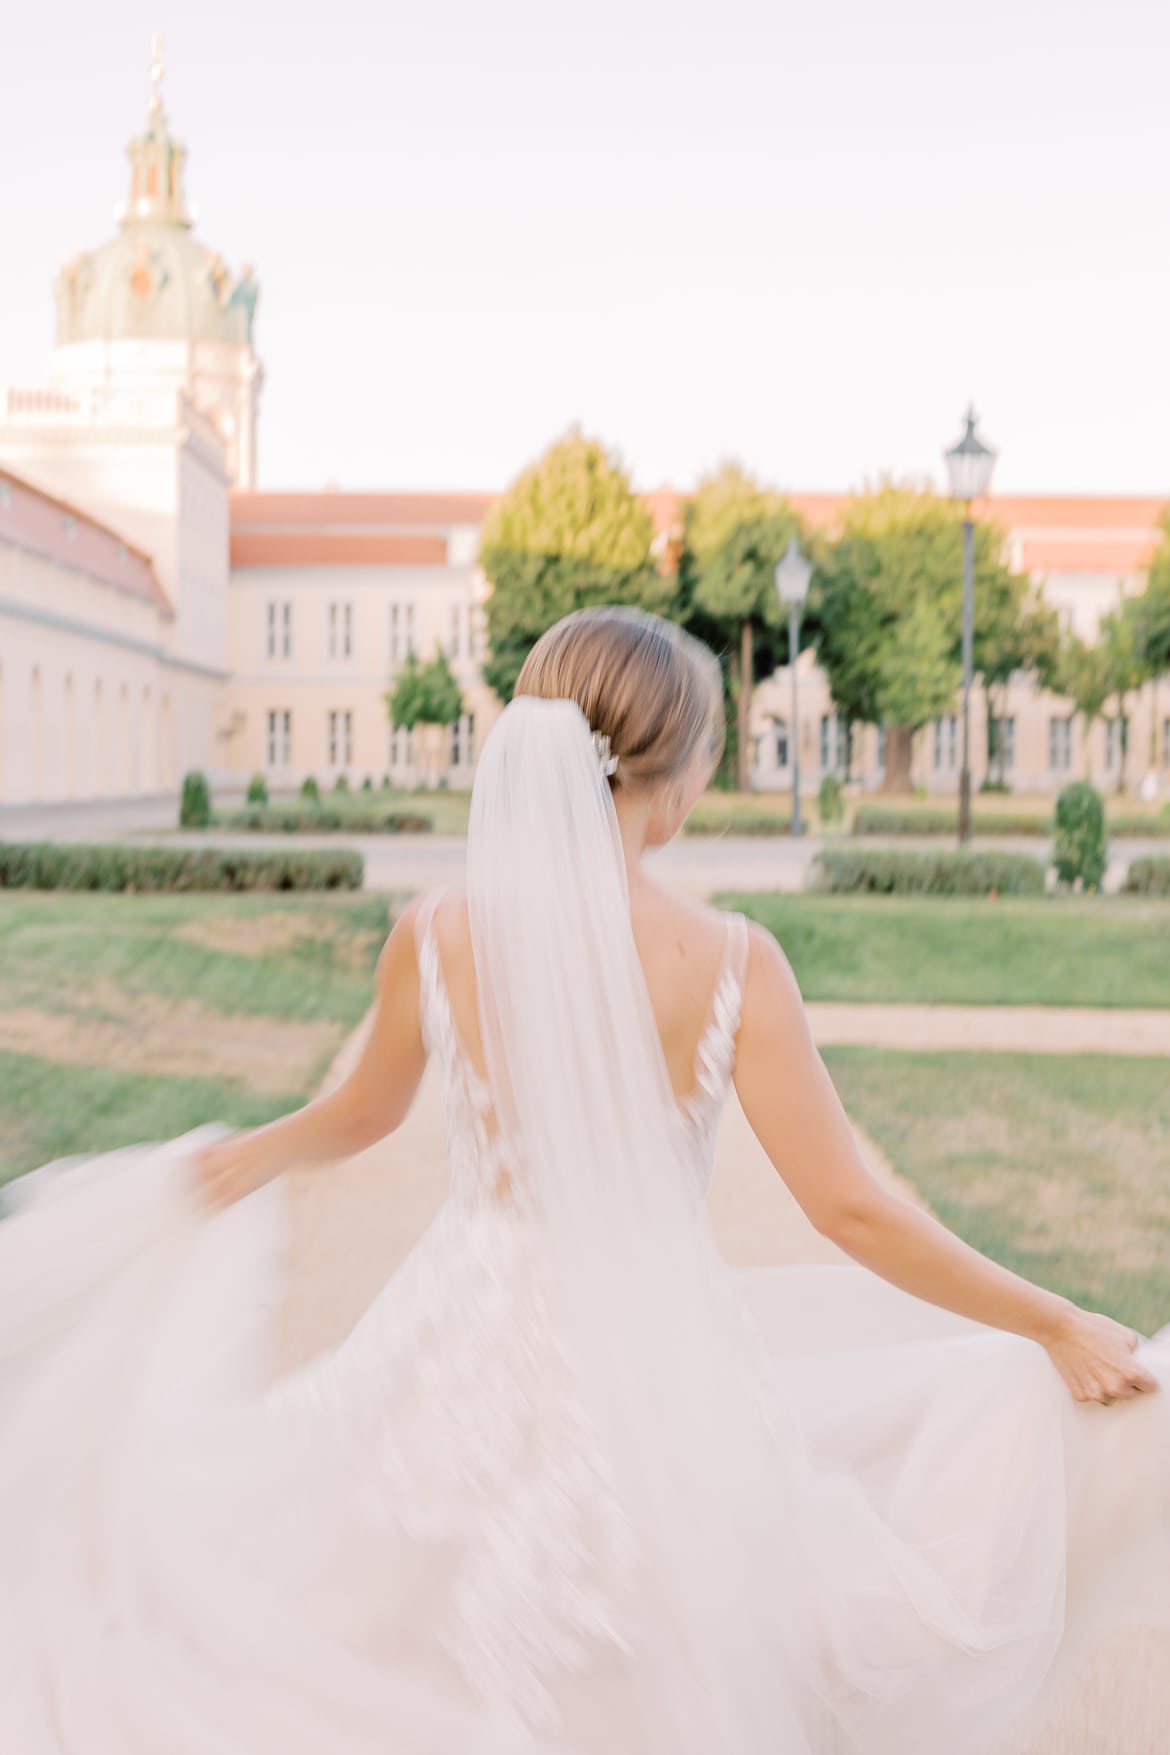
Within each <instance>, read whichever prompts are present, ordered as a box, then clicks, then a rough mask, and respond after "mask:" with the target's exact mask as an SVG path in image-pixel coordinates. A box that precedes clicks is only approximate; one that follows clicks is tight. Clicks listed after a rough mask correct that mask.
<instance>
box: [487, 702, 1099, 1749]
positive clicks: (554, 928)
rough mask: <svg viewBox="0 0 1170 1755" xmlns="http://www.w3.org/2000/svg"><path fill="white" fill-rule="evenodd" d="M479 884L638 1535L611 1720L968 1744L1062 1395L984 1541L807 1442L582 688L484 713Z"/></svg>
mask: <svg viewBox="0 0 1170 1755" xmlns="http://www.w3.org/2000/svg"><path fill="white" fill-rule="evenodd" d="M468 906H469V913H470V923H471V936H472V950H473V954H474V958H475V964H476V971H477V983H478V992H479V1007H480V1025H481V1032H482V1037H483V1043H484V1051H485V1057H486V1064H487V1070H488V1075H489V1082H490V1085H491V1089H492V1094H493V1100H494V1105H495V1112H496V1117H495V1118H496V1123H497V1125H498V1126H499V1127H500V1128H501V1129H502V1131H503V1133H504V1134H505V1136H506V1143H507V1150H508V1155H509V1158H510V1161H511V1164H512V1174H513V1177H514V1180H515V1181H516V1183H517V1185H518V1188H519V1190H520V1191H521V1192H522V1195H523V1198H524V1199H525V1200H526V1201H528V1202H530V1203H531V1205H532V1206H533V1208H534V1209H535V1211H536V1213H537V1214H538V1215H539V1223H540V1224H541V1226H542V1232H543V1236H542V1244H543V1246H544V1247H545V1248H546V1249H547V1252H548V1254H549V1257H550V1270H551V1271H550V1282H551V1285H552V1288H553V1297H554V1299H555V1301H556V1307H557V1308H556V1316H557V1319H558V1322H559V1324H560V1326H561V1332H563V1333H564V1334H565V1335H566V1337H567V1341H568V1346H569V1351H570V1355H571V1359H572V1365H573V1369H574V1370H575V1371H576V1372H577V1374H578V1377H579V1381H580V1387H581V1393H582V1395H583V1397H584V1399H585V1402H586V1405H587V1408H588V1412H589V1415H590V1418H591V1419H592V1420H593V1421H594V1422H595V1423H596V1425H597V1427H598V1428H599V1431H598V1437H599V1440H600V1447H601V1453H602V1454H603V1455H604V1457H605V1458H606V1459H607V1460H608V1461H609V1463H610V1464H611V1466H612V1470H613V1475H614V1486H615V1488H616V1491H617V1494H618V1496H619V1499H620V1501H621V1502H622V1503H623V1504H624V1505H625V1506H626V1507H627V1508H628V1511H629V1513H630V1520H631V1526H632V1529H633V1532H634V1535H635V1542H636V1550H635V1551H636V1567H635V1577H636V1578H637V1579H638V1581H639V1582H638V1588H637V1590H636V1591H635V1592H634V1596H633V1599H632V1602H631V1604H630V1605H627V1609H628V1612H629V1616H630V1617H631V1619H630V1622H629V1624H628V1625H624V1626H623V1628H622V1631H623V1632H624V1633H625V1634H626V1635H627V1638H628V1643H629V1644H630V1645H631V1648H632V1651H633V1662H634V1666H635V1669H636V1672H637V1675H638V1687H637V1689H636V1690H634V1691H633V1692H634V1693H635V1696H636V1698H637V1699H639V1700H643V1701H645V1702H646V1703H647V1705H646V1707H645V1713H644V1717H645V1722H639V1723H637V1724H636V1725H630V1726H629V1737H628V1741H629V1744H630V1746H631V1747H638V1748H641V1749H643V1750H645V1751H648V1752H649V1755H668V1752H669V1755H712V1752H713V1751H716V1750H718V1751H728V1752H731V1751H734V1752H735V1755H765V1752H766V1755H774V1752H775V1751H776V1750H783V1751H784V1755H809V1752H810V1751H816V1755H826V1752H828V1751H834V1752H840V1755H844V1752H845V1751H846V1750H855V1749H859V1748H864V1749H865V1750H866V1751H867V1755H922V1752H925V1751H930V1752H931V1755H935V1752H936V1751H937V1750H938V1749H940V1748H943V1747H946V1748H947V1750H948V1755H960V1751H963V1755H966V1751H968V1750H970V1749H979V1750H985V1749H986V1747H987V1746H988V1741H989V1738H990V1737H991V1735H992V1734H993V1733H995V1732H996V1731H997V1730H999V1729H1000V1728H1005V1727H1008V1726H1010V1724H1011V1722H1012V1720H1013V1715H1015V1714H1016V1713H1017V1712H1019V1711H1020V1710H1021V1709H1022V1708H1023V1707H1024V1706H1025V1705H1026V1703H1027V1702H1028V1700H1029V1699H1030V1698H1031V1696H1032V1694H1033V1692H1034V1690H1035V1689H1036V1687H1037V1686H1038V1685H1039V1682H1040V1680H1041V1678H1042V1677H1043V1675H1044V1673H1045V1671H1046V1669H1047V1667H1048V1665H1049V1664H1050V1662H1051V1659H1052V1655H1053V1651H1054V1649H1055V1646H1056V1644H1057V1642H1058V1640H1059V1637H1060V1628H1061V1611H1060V1601H1061V1599H1060V1596H1059V1591H1060V1588H1061V1585H1062V1577H1061V1571H1062V1565H1063V1544H1064V1525H1063V1516H1064V1514H1063V1508H1062V1496H1061V1492H1060V1490H1059V1489H1060V1485H1061V1481H1062V1471H1061V1463H1060V1452H1059V1442H1060V1441H1059V1436H1058V1432H1057V1430H1056V1422H1055V1421H1053V1423H1052V1425H1053V1431H1052V1434H1051V1441H1050V1444H1049V1451H1050V1453H1051V1454H1050V1455H1046V1457H1045V1458H1044V1459H1042V1460H1043V1461H1044V1465H1045V1466H1044V1467H1043V1468H1036V1467H1033V1466H1032V1465H1031V1463H1028V1464H1027V1466H1025V1463H1026V1462H1027V1459H1022V1460H1021V1461H1020V1464H1019V1472H1018V1474H1017V1475H1014V1476H1012V1478H1011V1481H1010V1482H1008V1483H1007V1486H1006V1491H1007V1492H1008V1493H1009V1495H1010V1498H1009V1501H1008V1502H1007V1503H1005V1504H1004V1505H1003V1506H1002V1507H1001V1508H1000V1511H999V1513H998V1516H999V1524H998V1525H997V1530H996V1537H997V1556H996V1560H995V1564H994V1565H991V1564H990V1556H989V1555H988V1554H986V1553H985V1552H984V1549H983V1545H982V1541H981V1530H980V1526H978V1525H977V1524H976V1523H974V1522H972V1524H971V1529H970V1534H969V1536H968V1533H967V1530H966V1523H967V1519H966V1517H965V1513H964V1511H963V1508H962V1507H956V1505H955V1504H954V1502H953V1500H951V1499H948V1497H947V1494H946V1491H945V1489H944V1490H943V1491H942V1492H932V1491H931V1489H930V1485H929V1483H926V1482H922V1483H918V1484H917V1487H916V1488H915V1490H914V1492H913V1494H912V1497H911V1499H910V1501H909V1504H910V1507H911V1510H910V1512H909V1522H907V1523H906V1524H905V1526H904V1528H903V1531H902V1533H901V1534H899V1533H897V1532H896V1531H895V1530H894V1529H893V1528H892V1527H891V1526H890V1525H889V1524H888V1523H887V1522H886V1521H885V1519H884V1518H883V1517H882V1516H881V1515H879V1513H878V1511H877V1509H876V1507H875V1505H874V1504H873V1503H872V1502H871V1501H870V1499H869V1498H868V1497H867V1494H866V1492H865V1491H864V1489H863V1488H862V1487H861V1486H860V1485H859V1483H858V1482H857V1481H856V1480H855V1479H853V1478H852V1477H851V1476H850V1475H848V1474H847V1473H845V1472H843V1471H836V1472H835V1471H833V1470H832V1469H829V1468H826V1467H824V1466H822V1465H820V1464H819V1463H816V1462H815V1461H814V1460H812V1459H810V1454H809V1449H808V1446H807V1444H806V1439H805V1434H804V1432H803V1430H802V1428H801V1426H800V1422H799V1417H798V1415H797V1414H796V1412H795V1409H794V1407H793V1404H792V1403H791V1402H790V1401H789V1399H788V1398H787V1397H786V1396H785V1395H784V1394H783V1393H782V1390H781V1388H780V1386H779V1383H778V1380H777V1377H776V1375H775V1372H774V1371H773V1369H772V1365H771V1361H770V1359H769V1357H768V1354H767V1350H766V1348H765V1345H764V1342H763V1340H762V1338H761V1336H760V1335H759V1333H758V1331H757V1330H756V1329H755V1328H754V1327H753V1325H752V1323H751V1321H750V1319H749V1317H748V1315H747V1313H746V1311H745V1309H744V1307H743V1305H742V1304H741V1302H740V1298H739V1295H738V1288H737V1286H736V1283H735V1281H734V1277H733V1275H732V1273H731V1270H730V1269H729V1268H728V1267H727V1266H726V1264H725V1263H724V1262H723V1260H722V1258H721V1257H720V1256H719V1254H718V1251H717V1250H716V1248H715V1245H714V1242H713V1240H712V1238H711V1235H710V1233H709V1231H708V1229H707V1225H706V1220H705V1215H704V1212H703V1208H702V1196H703V1190H701V1189H700V1188H698V1187H696V1185H695V1176H696V1170H695V1166H694V1163H693V1159H692V1156H691V1154H690V1153H689V1152H688V1150H687V1142H686V1139H685V1133H684V1130H683V1126H682V1122H681V1117H680V1111H679V1109H678V1107H677V1104H676V1102H675V1099H674V1095H673V1092H672V1089H671V1085H670V1081H669V1076H668V1072H667V1068H666V1063H665V1058H664V1055H663V1052H662V1047H661V1042H660V1038H659V1035H658V1031H657V1026H656V1023H655V1019H654V1015H653V1010H652V1007H651V1003H650V996H649V992H648V990H647V987H646V982H645V978H644V976H643V973H642V966H641V962H640V960H639V957H638V954H637V949H636V946H635V943H634V937H633V931H632V926H631V921H630V898H629V888H628V879H627V871H626V864H625V858H624V852H623V848H622V843H621V839H620V835H619V832H618V820H617V812H616V809H615V806H614V801H613V798H612V795H611V793H610V788H609V784H608V782H607V780H606V778H605V776H604V772H603V765H602V763H601V761H600V758H599V755H598V751H597V749H596V747H595V745H594V742H593V738H592V734H591V731H590V727H589V725H588V723H587V721H586V719H585V717H584V715H583V714H582V712H581V711H580V709H579V708H578V707H577V706H576V704H575V703H573V702H570V701H565V700H552V701H550V700H544V699H535V698H531V697H517V698H515V699H514V700H513V701H512V702H511V703H510V705H509V706H508V707H507V708H506V709H505V710H504V713H503V715H502V717H501V719H500V720H499V722H498V723H497V724H496V726H495V727H494V728H493V730H492V732H491V734H490V735H489V737H488V739H487V742H486V744H485V747H484V750H483V753H482V755H481V758H480V763H479V767H478V770H477V774H476V781H475V787H474V791H473V797H472V806H471V821H470V828H469V838H468ZM1009 1339H1010V1338H1009ZM1018 1344H1019V1345H1024V1343H1018ZM1025 1365H1026V1369H1027V1370H1028V1371H1029V1372H1031V1371H1032V1370H1033V1367H1034V1370H1035V1381H1036V1385H1037V1393H1038V1394H1039V1393H1051V1387H1052V1386H1051V1384H1050V1383H1049V1382H1048V1378H1047V1377H1046V1376H1045V1375H1044V1374H1045V1373H1046V1372H1047V1373H1048V1375H1049V1376H1050V1375H1051V1373H1050V1368H1049V1367H1048V1364H1047V1361H1046V1360H1044V1359H1043V1358H1042V1357H1038V1358H1037V1359H1036V1360H1035V1361H1026V1362H1025ZM1029 1381H1031V1379H1030V1378H1029ZM997 1466H998V1465H997ZM909 1479H910V1477H909V1474H908V1475H907V1481H908V1483H909ZM1054 1592H1055V1593H1056V1595H1055V1596H1054ZM635 1710H637V1709H635Z"/></svg>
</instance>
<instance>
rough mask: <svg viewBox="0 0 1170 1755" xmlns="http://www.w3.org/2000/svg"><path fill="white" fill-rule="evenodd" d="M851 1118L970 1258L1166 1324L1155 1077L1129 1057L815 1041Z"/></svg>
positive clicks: (1164, 1166)
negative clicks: (894, 1048)
mask: <svg viewBox="0 0 1170 1755" xmlns="http://www.w3.org/2000/svg"><path fill="white" fill-rule="evenodd" d="M825 1061H826V1063H827V1064H828V1067H829V1070H830V1072H831V1074H832V1077H833V1080H834V1083H835V1084H836V1086H837V1089H838V1091H839V1092H840V1094H841V1098H842V1101H843V1102H844V1104H845V1107H846V1109H847V1110H848V1111H849V1112H850V1114H851V1115H852V1116H853V1117H854V1118H855V1119H856V1120H857V1121H859V1122H860V1123H861V1124H862V1126H863V1127H865V1129H866V1130H867V1132H869V1133H870V1134H871V1135H872V1137H873V1138H874V1139H875V1140H876V1141H877V1142H878V1144H879V1145H880V1146H881V1148H882V1150H883V1151H884V1152H885V1153H886V1154H887V1156H888V1157H889V1158H890V1159H891V1160H892V1161H893V1163H894V1164H895V1165H896V1166H897V1168H898V1170H899V1171H900V1172H901V1173H902V1174H903V1175H905V1176H907V1177H909V1179H910V1181H911V1182H913V1183H914V1185H915V1186H916V1187H917V1188H918V1190H919V1191H920V1192H921V1194H922V1195H923V1196H924V1197H925V1198H926V1200H927V1201H928V1202H929V1203H930V1205H931V1207H932V1208H933V1210H934V1211H935V1212H936V1213H937V1214H938V1216H939V1218H940V1219H942V1220H943V1222H944V1223H945V1224H947V1225H948V1226H950V1228H951V1229H952V1230H953V1231H956V1232H957V1233H958V1234H959V1236H961V1237H963V1238H964V1239H965V1240H966V1241H967V1242H968V1243H970V1244H972V1245H974V1247H975V1248H977V1249H979V1250H982V1251H983V1252H984V1254H986V1255H989V1256H991V1257H992V1258H993V1259H994V1260H996V1261H998V1262H1001V1263H1002V1264H1003V1265H1004V1266H1005V1267H1009V1268H1012V1269H1014V1270H1015V1271H1016V1272H1017V1273H1021V1274H1024V1275H1026V1277H1027V1278H1028V1279H1030V1280H1035V1281H1037V1282H1038V1283H1039V1284H1041V1285H1044V1286H1047V1287H1049V1288H1050V1289H1051V1290H1052V1291H1055V1292H1060V1293H1063V1295H1064V1296H1065V1297H1068V1298H1072V1299H1074V1300H1075V1301H1076V1303H1078V1304H1081V1305H1085V1306H1087V1307H1088V1308H1090V1309H1097V1310H1104V1311H1106V1312H1107V1313H1108V1314H1109V1315H1110V1316H1113V1317H1116V1318H1117V1319H1118V1320H1119V1321H1121V1322H1127V1323H1130V1324H1132V1325H1133V1326H1134V1327H1136V1328H1138V1329H1140V1330H1141V1331H1142V1333H1143V1334H1150V1333H1152V1332H1153V1331H1154V1330H1155V1329H1156V1328H1158V1327H1160V1326H1161V1325H1162V1324H1164V1323H1170V1079H1168V1078H1167V1064H1166V1062H1165V1060H1160V1059H1140V1058H1137V1057H1132V1058H1131V1057H1128V1056H1125V1057H1123V1056H1114V1057H1110V1056H1098V1055H1070V1056H1067V1057H1061V1056H1056V1055H998V1054H931V1055H915V1054H900V1053H897V1054H896V1053H888V1052H886V1051H884V1050H880V1049H852V1048H850V1049H846V1048H835V1049H829V1050H827V1051H826V1053H825Z"/></svg>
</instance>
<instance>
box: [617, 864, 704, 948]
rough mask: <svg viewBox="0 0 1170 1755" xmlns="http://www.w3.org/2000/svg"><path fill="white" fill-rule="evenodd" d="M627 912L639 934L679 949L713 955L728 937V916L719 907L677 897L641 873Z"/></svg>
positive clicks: (631, 893) (690, 898)
mask: <svg viewBox="0 0 1170 1755" xmlns="http://www.w3.org/2000/svg"><path fill="white" fill-rule="evenodd" d="M630 911H631V915H632V917H633V923H634V929H635V932H637V933H638V934H639V935H641V934H643V933H646V934H648V935H651V936H654V937H658V938H661V939H668V940H671V941H673V942H674V943H676V944H677V945H678V946H679V947H680V948H682V947H685V948H687V949H691V950H699V951H702V950H707V951H710V952H712V953H714V952H716V951H717V950H719V949H720V948H721V947H722V945H723V943H724V941H725V939H726V936H727V915H726V914H725V913H724V912H723V910H722V909H721V908H713V907H712V906H711V905H710V903H708V902H700V901H699V900H697V899H696V898H694V897H691V896H680V895H679V894H678V893H677V891H674V890H668V889H667V888H665V886H664V885H662V884H659V883H657V882H655V880H654V879H653V878H650V877H647V876H646V875H645V874H644V873H643V874H640V875H639V878H638V880H637V884H636V887H635V886H632V887H631V892H630Z"/></svg>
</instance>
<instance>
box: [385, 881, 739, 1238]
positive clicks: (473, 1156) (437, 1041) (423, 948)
mask: <svg viewBox="0 0 1170 1755" xmlns="http://www.w3.org/2000/svg"><path fill="white" fill-rule="evenodd" d="M441 897H442V892H441V891H434V892H432V893H431V894H430V895H429V896H427V897H426V898H425V899H424V901H423V903H422V906H421V907H420V908H419V910H418V913H417V915H416V917H415V932H416V943H417V949H418V967H419V1007H420V1021H421V1026H422V1033H423V1041H424V1043H425V1045H426V1048H427V1052H428V1054H430V1055H433V1056H434V1057H435V1059H436V1060H437V1062H438V1066H439V1073H440V1077H441V1079H442V1082H443V1097H444V1112H445V1114H446V1118H447V1155H448V1161H449V1164H450V1174H451V1199H452V1200H453V1201H454V1202H456V1203H458V1204H468V1203H470V1204H473V1205H478V1204H479V1203H480V1202H482V1201H484V1200H490V1201H498V1200H499V1198H500V1194H501V1190H504V1189H506V1190H507V1192H508V1194H509V1195H510V1196H511V1198H512V1199H514V1200H516V1201H518V1202H519V1203H521V1204H522V1203H523V1189H522V1188H520V1187H517V1186H516V1185H515V1183H514V1180H513V1179H512V1177H511V1174H510V1172H511V1165H510V1157H511V1153H510V1142H509V1141H508V1140H507V1138H506V1137H505V1136H504V1135H503V1133H502V1132H501V1130H500V1128H499V1126H498V1125H497V1121H496V1116H495V1114H494V1110H493V1104H492V1096H491V1092H490V1090H489V1088H488V1086H487V1084H486V1082H485V1081H484V1079H483V1078H482V1077H481V1076H480V1074H479V1073H478V1072H477V1070H476V1068H475V1067H474V1066H473V1065H472V1063H471V1060H470V1057H469V1056H468V1053H467V1050H466V1048H465V1047H464V1045H463V1043H462V1041H461V1040H460V1037H459V1032H458V1030H457V1028H456V1024H455V1017H454V1013H453V1011H452V1007H451V1001H450V997H449V995H448V992H447V986H446V982H445V980H444V977H443V968H442V963H441V961H440V958H439V952H438V947H437V944H436V942H435V934H434V913H435V908H436V906H437V905H438V903H439V901H440V900H441ZM746 968H747V922H746V920H745V918H744V916H743V915H742V914H735V913H730V914H728V916H727V939H726V943H725V946H724V951H723V957H722V960H721V963H720V968H719V974H718V976H717V977H716V981H715V987H714V990H713V992H712V995H711V1000H710V1003H709V1006H708V1010H707V1019H706V1023H705V1024H704V1027H703V1032H702V1035H701V1037H700V1039H699V1045H698V1049H697V1051H696V1054H695V1068H694V1082H693V1086H692V1089H691V1090H690V1091H689V1092H688V1093H687V1095H686V1096H685V1097H683V1098H676V1100H675V1121H676V1124H677V1126H678V1128H679V1130H680V1135H681V1139H682V1143H683V1147H684V1151H685V1155H686V1158H687V1162H688V1163H689V1164H690V1165H692V1166H693V1170H694V1177H695V1189H696V1193H697V1194H698V1195H699V1196H702V1195H703V1194H705V1193H706V1190H707V1186H708V1184H709V1182H710V1180H711V1173H712V1170H713V1168H714V1160H715V1136H716V1133H717V1131H718V1126H719V1117H720V1115H721V1113H722V1110H723V1104H724V1102H725V1100H726V1097H727V1091H728V1086H729V1083H730V1080H731V1072H732V1068H733V1066H734V1064H735V1038H736V1033H737V1031H738V1029H739V1019H740V1010H741V1006H742V1003H743V982H744V974H745V971H746Z"/></svg>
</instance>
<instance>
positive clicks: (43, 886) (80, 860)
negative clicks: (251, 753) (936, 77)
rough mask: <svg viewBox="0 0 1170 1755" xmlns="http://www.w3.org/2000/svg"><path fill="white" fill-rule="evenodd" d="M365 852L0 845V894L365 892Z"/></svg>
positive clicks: (50, 843)
mask: <svg viewBox="0 0 1170 1755" xmlns="http://www.w3.org/2000/svg"><path fill="white" fill-rule="evenodd" d="M363 871H364V865H363V861H362V856H361V854H360V853H353V852H350V851H349V850H347V849H342V850H339V851H338V852H336V853H334V852H319V851H318V852H305V853H253V852H251V851H248V852H233V851H232V850H230V849H228V848H218V847H208V848H201V847H199V848H190V847H121V846H109V847H101V846H89V845H85V844H82V845H78V846H73V845H68V844H62V843H61V842H57V841H9V842H0V890H360V889H361V885H362V875H363Z"/></svg>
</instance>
